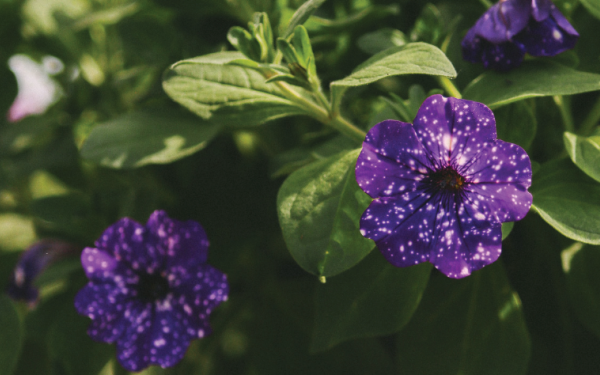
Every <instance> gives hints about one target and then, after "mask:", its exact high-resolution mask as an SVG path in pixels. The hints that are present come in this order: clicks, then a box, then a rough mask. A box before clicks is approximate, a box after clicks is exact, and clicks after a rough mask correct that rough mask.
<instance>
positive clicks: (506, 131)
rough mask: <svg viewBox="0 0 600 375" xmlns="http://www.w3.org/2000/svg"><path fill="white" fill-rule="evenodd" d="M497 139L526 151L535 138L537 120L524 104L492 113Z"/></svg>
mask: <svg viewBox="0 0 600 375" xmlns="http://www.w3.org/2000/svg"><path fill="white" fill-rule="evenodd" d="M494 116H495V118H496V130H497V132H498V138H499V139H501V140H503V141H506V142H510V143H516V144H518V145H519V146H521V147H523V148H524V149H528V148H529V146H531V142H533V138H535V133H536V131H537V120H536V118H535V115H534V113H533V111H532V110H531V108H530V107H529V106H528V105H527V103H525V102H517V103H514V104H511V105H507V106H505V107H502V108H499V109H497V110H495V111H494Z"/></svg>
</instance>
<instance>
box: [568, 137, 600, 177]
mask: <svg viewBox="0 0 600 375" xmlns="http://www.w3.org/2000/svg"><path fill="white" fill-rule="evenodd" d="M564 141H565V148H566V149H567V152H568V153H569V156H570V157H571V160H573V163H575V165H576V166H578V167H579V168H580V169H581V170H582V171H584V172H585V173H586V174H587V175H588V176H590V177H591V178H593V179H594V180H596V181H599V182H600V134H599V135H593V136H591V137H587V138H586V137H580V136H578V135H576V134H573V133H569V132H565V133H564Z"/></svg>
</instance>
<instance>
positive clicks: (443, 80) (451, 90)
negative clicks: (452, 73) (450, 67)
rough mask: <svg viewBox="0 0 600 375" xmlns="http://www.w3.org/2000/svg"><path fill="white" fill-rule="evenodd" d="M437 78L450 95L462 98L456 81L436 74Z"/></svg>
mask: <svg viewBox="0 0 600 375" xmlns="http://www.w3.org/2000/svg"><path fill="white" fill-rule="evenodd" d="M435 78H436V79H437V81H438V83H439V84H440V85H441V86H442V87H443V88H444V90H446V92H447V93H448V95H450V96H453V97H455V98H457V99H462V95H461V94H460V91H458V89H457V88H456V86H454V83H452V81H450V79H448V77H444V76H436V77H435Z"/></svg>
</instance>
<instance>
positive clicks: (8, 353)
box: [0, 294, 23, 375]
mask: <svg viewBox="0 0 600 375" xmlns="http://www.w3.org/2000/svg"><path fill="white" fill-rule="evenodd" d="M0 327H2V329H0V374H2V375H11V374H12V373H13V371H14V368H15V365H16V364H17V360H18V359H19V352H20V351H21V343H22V339H23V334H22V331H21V321H20V320H19V315H18V314H17V310H16V309H15V306H14V304H13V302H12V301H11V300H10V298H8V297H7V296H6V295H4V294H3V295H0Z"/></svg>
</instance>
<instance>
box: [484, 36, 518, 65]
mask: <svg viewBox="0 0 600 375" xmlns="http://www.w3.org/2000/svg"><path fill="white" fill-rule="evenodd" d="M524 57H525V47H523V45H522V44H521V43H518V42H516V41H513V42H504V43H500V44H492V43H490V42H488V41H484V47H483V52H482V54H481V62H482V63H483V67H484V68H486V69H494V70H498V71H501V72H505V71H508V70H510V69H513V68H516V67H518V66H519V65H521V63H522V62H523V58H524Z"/></svg>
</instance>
